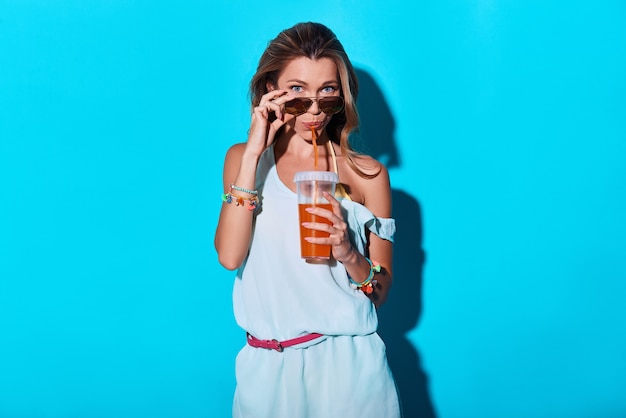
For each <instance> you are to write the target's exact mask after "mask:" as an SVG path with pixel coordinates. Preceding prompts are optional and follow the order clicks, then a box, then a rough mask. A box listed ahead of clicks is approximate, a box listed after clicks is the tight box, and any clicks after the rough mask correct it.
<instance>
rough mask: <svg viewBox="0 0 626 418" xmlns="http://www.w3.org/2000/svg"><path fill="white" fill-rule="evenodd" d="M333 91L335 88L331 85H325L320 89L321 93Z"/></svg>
mask: <svg viewBox="0 0 626 418" xmlns="http://www.w3.org/2000/svg"><path fill="white" fill-rule="evenodd" d="M334 92H335V88H334V87H331V86H326V87H324V88H323V89H322V93H326V94H330V93H334Z"/></svg>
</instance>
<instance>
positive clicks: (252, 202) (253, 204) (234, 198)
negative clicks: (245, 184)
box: [222, 191, 259, 210]
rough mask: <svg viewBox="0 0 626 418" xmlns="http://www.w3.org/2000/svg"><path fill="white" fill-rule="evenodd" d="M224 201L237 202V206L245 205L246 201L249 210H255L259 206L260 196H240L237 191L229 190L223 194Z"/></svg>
mask: <svg viewBox="0 0 626 418" xmlns="http://www.w3.org/2000/svg"><path fill="white" fill-rule="evenodd" d="M222 201H224V202H226V203H233V202H235V206H242V207H245V206H246V203H247V204H248V210H254V209H256V208H258V207H259V197H258V196H253V197H251V198H246V197H243V196H239V195H238V194H236V193H233V192H232V191H231V192H228V193H224V194H223V195H222Z"/></svg>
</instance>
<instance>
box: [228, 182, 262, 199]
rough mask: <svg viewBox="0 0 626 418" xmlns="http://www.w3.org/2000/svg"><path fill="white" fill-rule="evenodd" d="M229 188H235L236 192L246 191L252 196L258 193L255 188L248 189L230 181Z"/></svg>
mask: <svg viewBox="0 0 626 418" xmlns="http://www.w3.org/2000/svg"><path fill="white" fill-rule="evenodd" d="M230 190H231V191H233V190H237V191H238V192H244V193H248V194H251V195H252V196H256V195H258V194H259V192H258V191H256V190H250V189H244V188H243V187H239V186H235V185H234V184H232V183H231V185H230Z"/></svg>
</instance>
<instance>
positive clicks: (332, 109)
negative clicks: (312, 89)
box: [284, 96, 345, 116]
mask: <svg viewBox="0 0 626 418" xmlns="http://www.w3.org/2000/svg"><path fill="white" fill-rule="evenodd" d="M329 100H332V101H333V102H334V101H335V100H338V101H339V104H338V105H336V106H325V105H324V102H328V101H329ZM315 101H317V106H318V107H319V108H320V110H321V111H322V112H324V113H326V114H327V115H334V114H336V113H339V112H341V110H342V109H343V107H344V105H345V101H344V100H343V97H341V96H326V97H296V98H294V99H291V100H289V101H288V102H285V104H284V106H285V113H289V114H290V115H294V116H300V115H304V114H305V113H306V112H308V110H309V109H310V108H311V106H313V102H315ZM307 102H308V105H307V106H306V107H304V108H297V107H294V106H297V105H298V104H300V103H302V104H306V103H307Z"/></svg>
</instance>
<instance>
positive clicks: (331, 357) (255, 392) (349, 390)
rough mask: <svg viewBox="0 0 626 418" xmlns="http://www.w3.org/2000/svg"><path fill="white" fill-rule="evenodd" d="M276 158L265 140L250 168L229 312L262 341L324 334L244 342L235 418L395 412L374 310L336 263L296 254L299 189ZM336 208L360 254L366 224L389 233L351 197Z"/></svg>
mask: <svg viewBox="0 0 626 418" xmlns="http://www.w3.org/2000/svg"><path fill="white" fill-rule="evenodd" d="M274 161H275V158H274V152H273V147H269V148H268V149H267V150H266V151H265V152H264V153H263V155H262V156H261V160H260V162H259V167H258V169H257V184H256V187H257V189H258V190H259V197H260V199H261V202H262V205H261V209H260V210H259V212H258V213H257V215H256V219H255V225H254V232H253V238H252V244H251V247H250V252H249V255H248V257H247V259H246V261H245V262H244V264H243V266H242V267H241V268H240V269H239V271H238V272H237V277H236V279H235V284H234V289H233V306H234V312H235V318H236V321H237V323H238V324H239V326H240V327H241V328H243V330H245V331H247V332H249V333H250V334H252V335H253V336H255V337H257V338H259V339H263V340H266V339H267V340H271V339H277V340H279V341H283V340H288V339H292V338H295V337H299V336H302V335H306V334H310V333H320V334H324V337H322V338H320V339H317V340H314V341H311V342H309V343H305V344H302V345H300V346H294V347H289V348H285V350H284V351H283V352H277V351H275V350H267V349H263V348H254V347H251V346H249V345H246V346H245V347H243V349H242V350H241V351H240V352H239V354H238V356H237V360H236V378H237V389H236V391H235V398H234V402H233V417H245V418H250V417H259V418H265V417H272V418H283V417H284V418H333V417H342V418H352V417H354V418H356V417H359V418H369V417H371V418H395V417H400V415H401V414H400V407H399V401H398V395H397V391H396V386H395V382H394V380H393V377H392V375H391V371H390V369H389V366H388V364H387V357H386V352H385V345H384V343H383V341H382V340H381V339H380V337H379V336H378V334H377V333H376V328H377V326H378V318H377V314H376V309H375V307H374V305H373V303H372V302H371V301H370V300H369V299H368V298H367V297H366V296H365V295H364V294H363V292H361V291H360V290H355V289H352V288H351V287H350V284H349V280H348V277H347V273H346V270H345V268H344V267H343V265H342V264H341V263H339V262H337V261H335V260H331V261H330V262H327V263H321V264H311V263H307V262H306V261H304V260H303V259H302V258H300V244H299V222H298V208H297V198H296V194H295V193H294V192H292V191H291V190H290V189H289V188H288V187H287V186H286V185H285V184H283V183H282V181H281V180H280V178H279V177H278V174H277V172H276V166H275V162H274ZM341 206H342V211H343V213H344V217H345V219H346V221H347V222H348V224H349V225H350V231H351V238H352V240H353V244H354V245H355V246H356V247H357V248H358V249H359V251H360V252H361V253H363V251H364V249H365V245H366V234H367V232H368V231H371V232H373V233H375V234H377V235H378V236H380V237H381V238H383V239H388V240H392V239H393V234H394V232H395V223H394V220H393V219H380V218H376V217H374V215H373V214H372V213H371V212H370V211H369V210H368V209H367V208H365V207H364V206H363V205H360V204H358V203H355V202H352V201H350V200H348V199H342V200H341ZM242 334H243V333H242ZM243 338H244V335H242V339H243ZM244 341H245V340H244Z"/></svg>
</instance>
